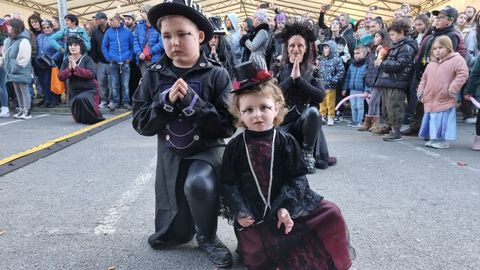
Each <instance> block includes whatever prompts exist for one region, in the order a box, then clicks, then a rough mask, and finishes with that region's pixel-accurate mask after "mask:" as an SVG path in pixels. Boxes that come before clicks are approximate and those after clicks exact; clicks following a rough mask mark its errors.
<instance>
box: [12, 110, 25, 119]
mask: <svg viewBox="0 0 480 270" xmlns="http://www.w3.org/2000/svg"><path fill="white" fill-rule="evenodd" d="M22 115H23V110H22V109H19V110H18V112H17V113H16V114H14V115H13V118H15V119H20V118H22Z"/></svg>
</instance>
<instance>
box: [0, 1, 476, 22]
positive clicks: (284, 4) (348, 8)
mask: <svg viewBox="0 0 480 270" xmlns="http://www.w3.org/2000/svg"><path fill="white" fill-rule="evenodd" d="M161 2H162V0H160V1H159V0H156V1H151V0H67V8H68V12H69V13H73V14H75V15H77V16H79V18H80V20H81V21H82V22H86V21H88V20H91V19H92V16H94V15H95V13H97V12H98V11H103V12H105V13H107V15H108V16H111V15H113V14H116V13H119V14H125V13H127V12H133V13H135V14H138V9H139V7H140V6H141V5H142V4H144V3H147V4H150V5H152V6H153V5H155V4H158V3H161ZM264 2H265V1H257V0H225V1H218V0H198V1H197V3H199V4H201V5H202V7H203V9H204V11H205V12H206V13H207V14H208V15H209V16H214V15H220V16H222V17H223V16H224V15H226V14H227V13H229V12H235V13H237V14H238V15H239V17H240V18H241V19H243V18H245V17H247V16H252V15H253V14H254V12H255V10H256V9H257V6H258V5H259V4H260V3H264ZM269 2H271V3H274V4H275V5H276V6H277V7H278V8H279V9H280V10H282V11H283V12H285V13H286V14H287V16H290V17H292V16H299V15H307V16H310V17H311V18H312V19H314V20H316V19H317V18H318V12H319V10H320V7H321V6H322V5H330V6H331V7H330V9H329V10H328V12H327V20H328V19H329V18H331V17H335V16H338V15H340V14H342V13H347V14H349V15H350V16H351V17H352V18H354V19H356V20H357V19H359V18H363V17H364V16H365V14H366V12H367V11H368V8H369V7H370V6H376V7H377V10H376V11H375V12H374V14H375V15H377V16H382V17H383V18H384V19H385V20H387V21H389V20H391V17H392V15H393V12H394V11H395V10H397V9H399V8H400V7H401V5H402V4H405V3H406V4H409V5H410V6H411V8H412V14H413V15H416V14H418V13H419V12H420V11H424V10H433V9H435V8H441V7H443V6H445V5H452V6H454V7H456V8H457V9H459V10H463V9H464V8H465V6H467V5H473V6H477V8H478V9H480V6H479V4H478V0H464V1H462V0H387V1H376V0H330V1H328V0H323V1H319V0H274V1H269ZM475 2H476V3H475ZM0 3H2V9H3V7H4V8H5V9H3V10H4V13H3V14H9V13H14V12H16V13H20V14H22V15H23V17H24V18H27V17H28V16H29V15H31V14H32V13H33V11H37V12H39V13H40V14H41V15H42V17H45V18H49V17H51V16H53V15H56V14H58V11H57V9H58V1H53V0H0ZM272 14H273V12H272Z"/></svg>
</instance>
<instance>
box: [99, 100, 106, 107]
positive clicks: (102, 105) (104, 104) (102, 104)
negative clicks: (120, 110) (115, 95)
mask: <svg viewBox="0 0 480 270" xmlns="http://www.w3.org/2000/svg"><path fill="white" fill-rule="evenodd" d="M107 105H108V102H106V101H105V100H104V101H102V102H100V105H98V108H100V109H105V108H107Z"/></svg>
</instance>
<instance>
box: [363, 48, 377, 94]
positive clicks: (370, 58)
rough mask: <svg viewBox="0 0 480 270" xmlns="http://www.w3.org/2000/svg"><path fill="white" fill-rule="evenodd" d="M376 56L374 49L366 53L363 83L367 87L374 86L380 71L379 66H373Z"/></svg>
mask: <svg viewBox="0 0 480 270" xmlns="http://www.w3.org/2000/svg"><path fill="white" fill-rule="evenodd" d="M376 58H377V52H376V51H372V52H369V53H368V55H367V72H366V73H365V85H366V86H367V88H372V87H373V86H374V83H375V80H376V79H377V77H378V74H379V73H380V68H379V67H376V66H375V59H376ZM367 90H368V89H367Z"/></svg>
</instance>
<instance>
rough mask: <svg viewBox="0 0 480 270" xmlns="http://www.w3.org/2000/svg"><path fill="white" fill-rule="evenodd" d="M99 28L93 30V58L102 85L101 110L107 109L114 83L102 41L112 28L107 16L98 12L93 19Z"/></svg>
mask: <svg viewBox="0 0 480 270" xmlns="http://www.w3.org/2000/svg"><path fill="white" fill-rule="evenodd" d="M93 18H95V23H96V24H97V27H95V29H93V33H92V39H91V42H92V50H91V52H90V53H91V56H92V59H93V61H94V62H95V64H96V65H97V80H98V83H99V84H100V98H101V99H102V101H101V102H100V106H99V107H100V108H106V107H107V105H108V102H109V101H110V93H111V89H112V82H111V79H110V67H109V63H108V62H107V60H106V59H105V57H104V56H103V52H102V41H103V36H104V35H105V32H106V31H107V30H108V28H110V27H109V26H108V23H107V15H106V14H105V13H103V12H98V13H97V14H95V16H94V17H93Z"/></svg>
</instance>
